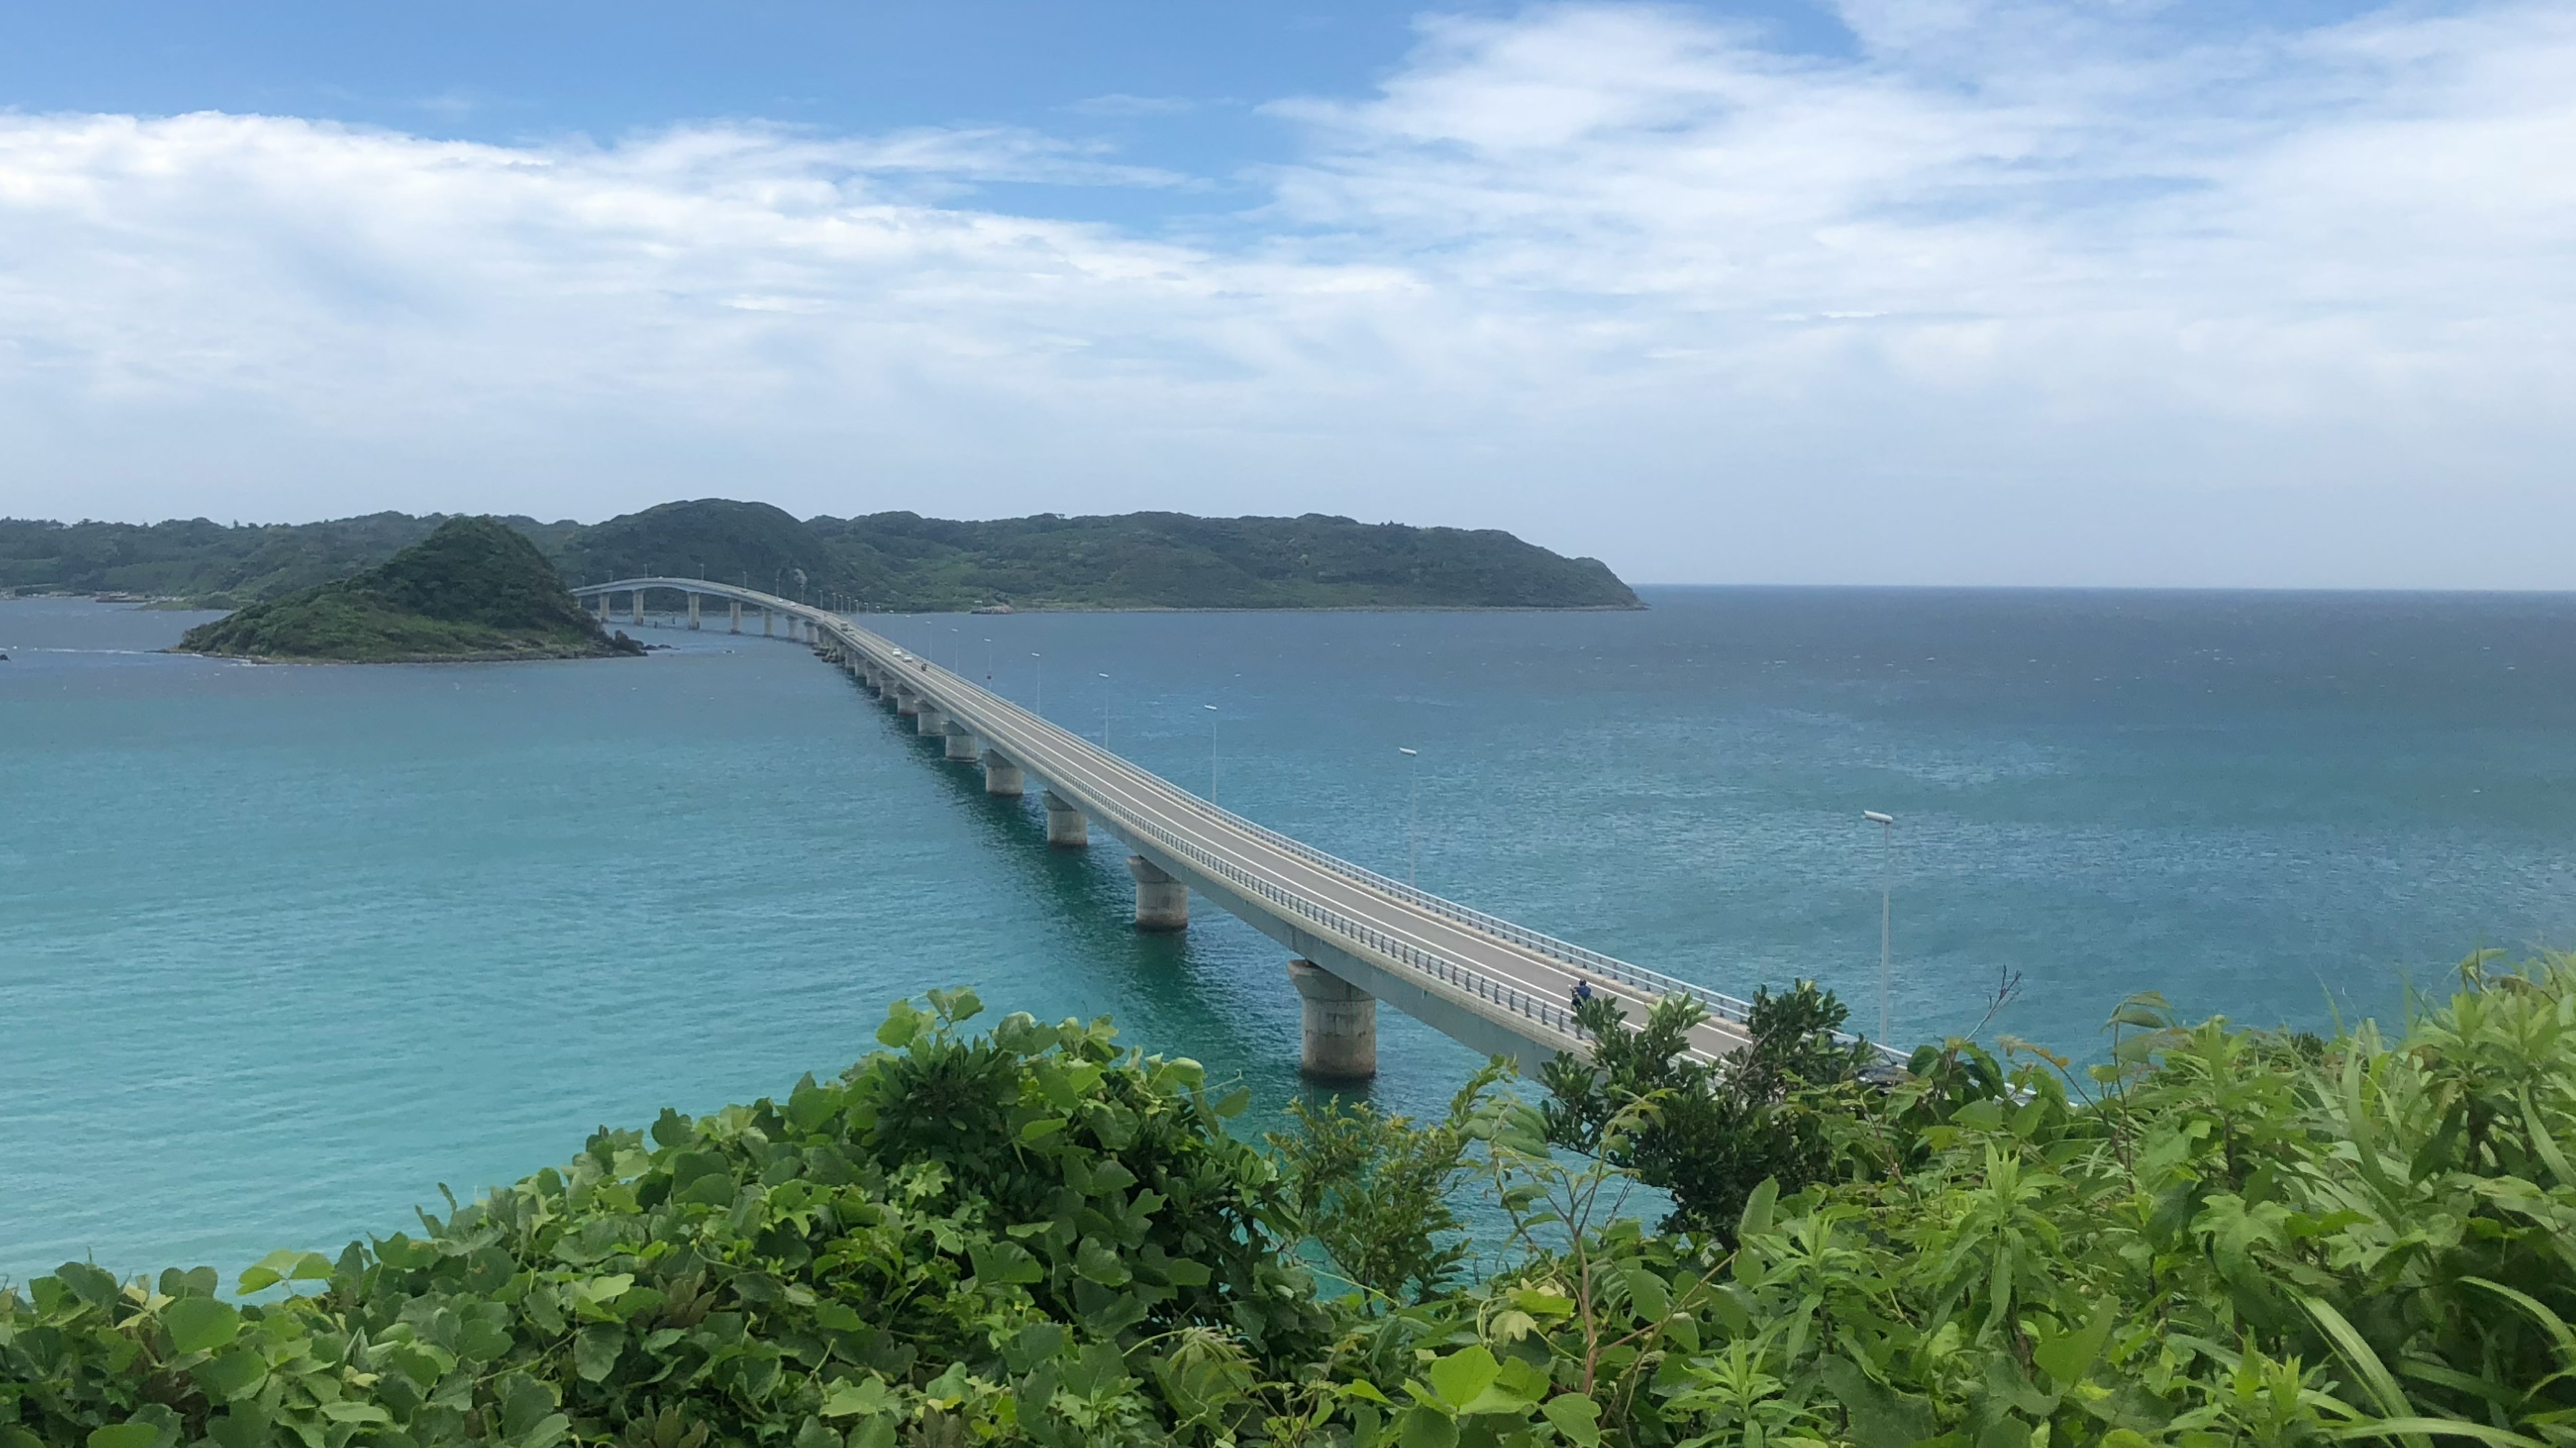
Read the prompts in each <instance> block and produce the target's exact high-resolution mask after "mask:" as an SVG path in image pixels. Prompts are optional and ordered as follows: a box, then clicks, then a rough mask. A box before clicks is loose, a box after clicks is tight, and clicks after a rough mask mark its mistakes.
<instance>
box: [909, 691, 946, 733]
mask: <svg viewBox="0 0 2576 1448" xmlns="http://www.w3.org/2000/svg"><path fill="white" fill-rule="evenodd" d="M912 727H913V731H914V732H915V733H919V734H945V733H947V732H948V716H947V715H945V714H942V713H940V712H939V710H938V709H937V708H936V707H934V706H933V705H932V704H931V702H930V701H929V700H927V699H924V700H922V701H921V712H920V713H918V714H916V715H914V716H913V718H912Z"/></svg>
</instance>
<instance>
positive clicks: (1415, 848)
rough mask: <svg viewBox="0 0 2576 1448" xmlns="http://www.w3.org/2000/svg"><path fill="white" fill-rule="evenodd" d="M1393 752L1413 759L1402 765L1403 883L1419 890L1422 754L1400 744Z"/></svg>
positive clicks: (1420, 870) (1420, 868)
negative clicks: (1403, 785)
mask: <svg viewBox="0 0 2576 1448" xmlns="http://www.w3.org/2000/svg"><path fill="white" fill-rule="evenodd" d="M1395 752H1396V753H1398V754H1401V755H1403V756H1404V757H1405V758H1407V759H1410V760H1412V761H1413V762H1412V763H1411V764H1408V765H1406V766H1405V767H1404V776H1405V781H1406V783H1405V795H1406V803H1405V806H1404V883H1406V884H1407V885H1410V886H1412V887H1413V888H1414V889H1416V890H1419V889H1421V888H1422V880H1421V875H1422V755H1421V754H1420V753H1418V752H1417V751H1414V750H1411V749H1407V748H1405V747H1404V746H1403V745H1401V744H1399V745H1397V746H1396V749H1395Z"/></svg>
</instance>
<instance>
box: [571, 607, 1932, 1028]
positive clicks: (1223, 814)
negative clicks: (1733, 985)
mask: <svg viewBox="0 0 2576 1448" xmlns="http://www.w3.org/2000/svg"><path fill="white" fill-rule="evenodd" d="M639 587H653V588H676V589H680V590H682V591H689V592H703V593H708V594H713V595H716V596H720V597H728V598H734V597H738V598H740V599H741V600H742V601H744V602H748V603H756V604H759V605H761V606H762V607H765V608H772V609H776V610H778V611H782V612H793V613H797V614H801V615H803V616H805V617H806V618H807V619H808V620H810V621H812V622H814V623H817V624H820V625H822V626H823V627H825V628H827V629H830V630H831V631H832V632H833V633H835V634H837V635H839V636H840V637H841V640H842V642H843V643H845V644H847V645H848V646H849V647H851V648H853V649H855V650H857V651H858V652H860V653H862V654H865V655H869V656H871V658H872V661H873V662H874V663H876V664H877V666H878V667H880V668H886V669H897V668H899V667H900V664H901V663H910V664H912V665H915V666H916V667H914V668H910V669H904V670H902V671H903V672H906V673H920V674H923V675H925V676H926V678H927V680H928V681H929V682H932V683H935V684H938V685H940V686H943V689H944V691H946V692H949V693H951V694H952V695H953V696H954V699H963V700H966V701H967V703H968V707H966V708H964V709H958V708H955V707H949V708H948V712H950V713H952V714H959V715H964V716H966V717H965V718H964V719H963V720H962V722H965V723H967V724H968V725H970V726H972V727H976V728H977V729H978V732H980V733H982V734H984V736H985V738H986V739H987V741H988V742H990V741H991V740H992V739H994V738H995V737H996V736H997V735H998V734H1000V733H1001V732H1002V731H1000V730H997V729H995V728H993V727H992V721H987V720H978V719H976V718H975V717H973V716H975V715H978V714H983V713H985V712H987V709H988V708H990V709H998V710H1000V711H1002V713H1003V714H1004V716H1005V717H1008V718H1009V719H1010V720H1011V723H1012V725H1013V726H1015V727H1014V728H1013V729H1012V731H1011V732H1014V733H1017V732H1020V731H1021V730H1023V729H1038V730H1044V731H1047V732H1048V733H1052V734H1055V735H1061V736H1062V737H1063V738H1064V739H1065V740H1067V741H1069V742H1070V743H1071V744H1073V745H1076V746H1078V747H1079V748H1080V749H1081V750H1082V751H1084V753H1085V754H1086V755H1088V756H1091V762H1092V764H1093V766H1094V767H1095V768H1102V769H1106V770H1107V771H1109V772H1111V773H1114V774H1117V775H1119V776H1122V777H1123V778H1125V779H1126V780H1127V781H1128V782H1129V783H1130V784H1131V785H1132V786H1134V787H1136V788H1139V789H1142V790H1144V791H1146V792H1148V793H1150V794H1152V795H1154V796H1156V797H1157V798H1158V799H1159V801H1160V802H1161V803H1163V804H1165V805H1167V806H1170V807H1173V808H1177V809H1179V810H1182V811H1185V812H1188V813H1191V814H1195V815H1198V816H1200V817H1201V818H1203V819H1206V820H1209V821H1211V822H1213V823H1216V824H1219V825H1222V826H1223V827H1225V828H1227V829H1230V830H1233V831H1236V832H1238V833H1241V834H1244V835H1249V836H1252V837H1254V838H1256V839H1258V840H1260V841H1262V842H1263V843H1264V844H1267V845H1269V846H1271V847H1272V848H1274V849H1278V850H1280V851H1282V852H1285V853H1288V854H1291V855H1294V856H1296V857H1297V858H1299V859H1302V860H1304V861H1305V862H1307V863H1308V864H1311V865H1314V866H1316V867H1318V868H1320V869H1323V870H1326V871H1328V872H1330V873H1333V874H1335V875H1339V876H1341V877H1342V878H1344V879H1346V880H1349V881H1351V882H1353V883H1355V884H1358V885H1361V886H1364V887H1366V888H1368V889H1370V890H1373V891H1375V892H1377V893H1378V894H1381V895H1384V896H1387V897H1388V898H1390V899H1392V900H1394V901H1396V902H1398V903H1401V904H1404V905H1408V906H1411V907H1412V908H1414V909H1417V910H1422V911H1425V912H1427V913H1430V914H1433V915H1437V916H1440V917H1441V918H1444V919H1447V920H1450V921H1454V922H1456V923H1458V924H1461V925H1465V926H1467V927H1469V928H1471V929H1474V930H1477V931H1481V932H1483V933H1485V934H1487V935H1491V936H1493V937H1495V938H1497V939H1500V940H1504V941H1507V942H1509V943H1511V944H1513V945H1516V946H1518V947H1520V948H1521V949H1523V950H1526V951H1529V952H1530V953H1532V954H1534V955H1538V956H1541V957H1543V958H1546V959H1550V960H1554V961H1557V962H1559V963H1561V964H1565V965H1569V966H1573V967H1575V968H1576V970H1577V971H1579V972H1582V973H1588V974H1591V975H1596V976H1599V977H1601V978H1602V979H1604V980H1609V981H1616V982H1619V983H1620V984H1623V985H1627V986H1630V987H1633V988H1635V989H1636V990H1639V991H1641V992H1645V993H1648V994H1650V995H1653V996H1656V997H1662V996H1668V995H1679V996H1683V997H1686V998H1688V999H1690V1000H1693V1001H1696V1002H1698V1003H1699V1005H1700V1006H1701V1007H1702V1008H1703V1009H1705V1010H1706V1011H1707V1012H1708V1013H1709V1015H1710V1017H1711V1018H1712V1019H1714V1020H1716V1021H1720V1022H1724V1023H1726V1024H1729V1025H1737V1026H1741V1025H1743V1024H1744V1023H1745V1021H1746V1019H1747V1016H1748V1013H1749V1012H1750V1011H1751V1009H1752V1004H1751V1002H1749V1001H1746V1000H1743V999H1741V998H1740V997H1736V996H1731V995H1727V994H1725V993H1723V992H1720V991H1713V990H1710V989H1708V988H1707V987H1705V986H1701V985H1699V984H1697V983H1695V982H1692V981H1687V980H1683V979H1681V978H1680V977H1678V976H1673V975H1668V974H1665V973H1664V972H1662V971H1658V970H1652V969H1649V968H1647V967H1644V966H1640V965H1636V964H1633V963H1631V962H1629V961H1624V960H1621V959H1619V958H1617V957H1616V956H1610V955H1604V954H1602V953H1601V952H1599V951H1597V950H1592V949H1589V948H1587V947H1584V946H1581V945H1577V944H1575V943H1573V942H1572V941H1568V940H1562V939H1559V938H1557V937H1555V936H1552V935H1548V934H1545V933H1543V932H1540V931H1536V930H1531V929H1529V928H1527V927H1525V926H1522V925H1518V924H1515V923H1514V922H1512V921H1509V920H1505V919H1503V918H1502V917H1500V916H1497V915H1493V914H1489V913H1487V912H1485V911H1482V910H1478V909H1475V908H1474V907H1472V906H1468V905H1462V904H1459V903H1458V902H1456V901H1454V900H1449V899H1446V898H1444V897H1442V896H1438V895H1434V894H1432V893H1430V892H1429V891H1427V890H1423V889H1420V888H1418V887H1416V886H1413V885H1410V884H1407V883H1406V882H1404V881H1401V880H1397V879H1393V878H1391V877H1389V876H1386V875H1382V874H1379V873H1378V872H1377V871H1375V870H1371V869H1369V868H1367V867H1365V866H1363V865H1358V864H1354V863H1352V862H1351V861H1349V860H1345V859H1343V858H1341V857H1340V856H1338V855H1334V854H1331V853H1329V852H1327V851H1324V850H1320V849H1317V848H1316V847H1314V846H1312V845H1309V844H1307V843H1306V842H1305V841H1303V840H1300V839H1297V838H1295V837H1294V836H1291V835H1286V834H1282V833H1280V832H1279V831H1277V830H1274V829H1271V828H1270V827H1268V826H1266V825H1263V824H1259V823H1257V822H1255V821H1252V820H1249V819H1246V818H1244V817H1243V816H1241V815H1239V814H1236V813H1234V812H1233V811H1232V810H1228V809H1225V808H1224V807H1222V806H1220V805H1218V804H1216V803H1214V802H1213V801H1210V800H1207V799H1203V798H1201V797H1199V796H1198V795H1195V794H1192V793H1190V792H1189V791H1187V790H1184V789H1182V788H1180V787H1179V786H1177V785H1175V784H1173V783H1172V782H1171V781H1169V780H1167V779H1164V778H1163V777H1162V776H1160V775H1158V774H1154V773H1152V772H1150V771H1148V770H1145V769H1143V768H1140V767H1139V766H1137V765H1135V764H1134V763H1132V762H1130V761H1129V760H1127V759H1125V758H1123V757H1122V756H1119V755H1116V754H1112V753H1110V752H1109V751H1108V750H1105V749H1102V748H1099V747H1098V746H1096V745H1093V744H1091V743H1090V742H1089V741H1088V740H1084V739H1081V738H1079V737H1078V736H1076V735H1074V734H1072V733H1071V732H1070V731H1068V730H1065V729H1064V728H1063V727H1062V726H1060V725H1057V724H1055V723H1054V722H1052V721H1050V720H1048V719H1045V718H1043V717H1041V716H1039V715H1036V714H1033V713H1031V712H1029V711H1028V710H1026V709H1024V708H1022V707H1020V706H1019V705H1018V704H1016V703H1014V702H1012V701H1011V700H1008V699H1005V698H1003V697H1001V696H1000V695H998V694H995V693H993V692H991V691H990V690H987V689H984V688H982V687H980V686H978V685H976V684H975V683H974V682H972V681H971V680H968V679H965V678H964V677H962V676H960V675H958V674H956V673H954V672H952V671H950V670H948V669H944V668H941V667H939V666H938V665H937V664H935V663H932V662H931V661H929V660H927V659H920V658H915V657H913V656H911V655H910V654H909V653H908V652H907V653H905V656H904V658H903V659H902V660H901V661H898V660H895V659H891V658H888V657H879V655H890V654H894V653H896V652H899V651H900V649H899V646H898V645H896V644H895V643H894V641H893V640H891V639H888V638H885V637H884V636H883V635H880V634H876V633H872V632H870V631H869V630H866V629H863V628H860V627H859V626H858V625H857V624H855V623H853V622H852V621H850V620H849V619H848V618H846V617H844V616H842V615H839V614H835V613H831V612H829V611H827V610H824V609H819V608H814V607H812V606H810V605H805V604H799V603H796V602H794V601H793V600H789V599H783V598H779V597H777V596H775V595H772V594H766V593H762V592H760V591H759V590H756V589H749V588H738V587H735V586H734V585H731V584H709V583H707V582H704V581H692V580H686V579H671V578H642V579H623V580H619V581H617V582H615V583H604V584H591V585H587V586H585V587H582V588H579V589H575V590H573V592H574V593H575V594H576V595H580V594H593V593H608V592H618V591H624V590H627V589H634V588H639ZM922 666H926V667H922ZM954 699H952V705H953V702H954ZM1039 737H1040V738H1043V737H1045V736H1044V735H1040V736H1039ZM1021 752H1022V753H1026V752H1028V751H1026V750H1022V751H1021ZM1020 762H1022V763H1023V764H1026V763H1027V762H1028V761H1026V760H1022V761H1020ZM1041 777H1044V776H1043V772H1041ZM1059 783H1061V781H1059ZM1110 813H1114V814H1116V815H1118V816H1119V818H1120V823H1122V824H1123V825H1125V826H1126V828H1127V829H1129V830H1132V831H1133V832H1135V833H1137V834H1139V835H1142V836H1145V837H1146V838H1148V839H1151V840H1152V841H1153V842H1154V843H1155V844H1156V845H1158V846H1160V847H1161V848H1163V849H1166V850H1169V851H1171V852H1173V853H1174V854H1176V855H1180V856H1182V857H1184V858H1187V859H1189V860H1190V861H1191V862H1192V863H1193V864H1195V865H1197V866H1198V867H1199V868H1201V869H1204V870H1207V871H1208V872H1209V873H1210V874H1212V875H1214V876H1216V877H1217V878H1219V879H1221V880H1224V881H1225V882H1226V883H1227V884H1229V885H1232V886H1234V887H1236V888H1238V889H1242V890H1248V891H1250V892H1251V893H1253V894H1254V895H1256V896H1258V897H1259V898H1261V899H1262V900H1264V901H1266V902H1268V903H1269V904H1271V905H1272V906H1274V907H1277V908H1279V909H1281V910H1284V911H1286V912H1287V913H1288V914H1291V915H1294V916H1297V917H1299V918H1302V919H1305V920H1309V921H1312V922H1314V923H1317V924H1320V925H1323V926H1325V928H1326V929H1327V930H1328V931H1330V932H1331V933H1333V934H1335V935H1339V936H1341V937H1343V938H1344V939H1346V940H1350V941H1353V942H1356V943H1359V944H1361V945H1363V946H1364V947H1365V948H1367V949H1368V950H1370V951H1372V952H1374V953H1376V954H1378V955H1381V956H1383V957H1385V958H1386V959H1388V960H1390V961H1393V962H1396V963H1399V964H1402V965H1404V966H1406V967H1408V968H1410V969H1412V970H1414V971H1416V972H1418V973H1420V974H1424V975H1427V976H1430V977H1431V978H1433V979H1435V980H1440V981H1442V982H1444V983H1446V984H1448V985H1450V986H1452V987H1453V988H1456V989H1459V990H1462V991H1465V992H1466V993H1468V994H1470V995H1472V996H1475V997H1476V998H1478V999H1481V1000H1484V1001H1486V1002H1488V1003H1489V1004H1492V1005H1495V1006H1498V1007H1500V1008H1502V1009H1504V1010H1507V1011H1510V1012H1512V1013H1513V1014H1516V1015H1519V1016H1521V1017H1523V1018H1524V1019H1527V1020H1529V1021H1532V1022H1534V1023H1537V1024H1539V1025H1542V1026H1545V1027H1546V1028H1548V1029H1549V1030H1551V1031H1553V1032H1555V1033H1557V1034H1559V1035H1562V1036H1565V1037H1566V1038H1568V1039H1569V1040H1572V1041H1580V1040H1582V1039H1584V1036H1583V1033H1582V1031H1581V1030H1580V1029H1579V1028H1578V1027H1577V1026H1576V1025H1575V1024H1574V1022H1573V1018H1572V1013H1571V1012H1570V1011H1569V1010H1568V1009H1567V1008H1566V1007H1565V1006H1563V1005H1560V1004H1558V1003H1556V1002H1553V1001H1550V1000H1544V999H1541V998H1539V997H1536V996H1532V995H1531V994H1530V993H1529V992H1527V991H1525V990H1522V989H1521V988H1520V987H1518V986H1516V985H1512V984H1510V983H1508V982H1505V981H1501V980H1497V979H1495V978H1494V977H1492V976H1491V975H1489V974H1487V973H1486V972H1484V971H1480V970H1478V969H1476V968H1475V967H1473V966H1469V965H1463V964H1460V963H1459V962H1457V961H1454V960H1451V959H1449V958H1448V957H1446V956H1443V955H1441V954H1439V953H1438V952H1436V951H1431V950H1426V949H1424V948H1422V947H1421V946H1418V945H1414V944H1412V943H1411V942H1408V941H1404V940H1401V939H1398V938H1396V937H1395V936H1392V935H1389V934H1387V933H1386V932H1385V931H1383V930H1379V929H1377V928H1376V927H1374V926H1370V925H1366V924H1363V923H1361V922H1359V921H1357V920H1354V919H1352V918H1350V917H1348V916H1346V915H1343V914H1342V913H1341V912H1339V911H1336V910H1332V909H1330V908H1329V907H1326V906H1323V905H1321V904H1319V903H1317V902H1315V901H1313V900H1310V899H1308V898H1306V897H1304V896H1302V895H1298V894H1295V893H1293V892H1291V891H1288V890H1284V889H1282V888H1280V887H1279V886H1277V885H1274V884H1272V883H1271V882H1269V881H1267V880H1263V879H1261V878H1259V877H1258V876H1256V875H1254V874H1253V873H1251V872H1250V871H1247V870H1245V869H1243V868H1242V867H1241V866H1239V865H1236V864H1234V863H1233V862H1231V861H1228V860H1224V859H1221V858H1219V857H1218V856H1217V855H1215V854H1214V853H1213V852H1211V851H1209V850H1207V849H1205V848H1204V847H1202V846H1200V845H1198V844H1196V843H1194V842H1192V841H1190V840H1188V839H1186V838H1184V837H1182V836H1180V835H1177V834H1175V833H1173V832H1171V831H1169V830H1167V829H1164V828H1163V827H1162V826H1160V825H1158V824H1155V823H1153V822H1152V821H1150V820H1147V819H1143V818H1141V817H1135V816H1133V815H1132V814H1131V812H1129V811H1124V810H1118V811H1110ZM1835 1035H1836V1038H1837V1039H1838V1040H1840V1041H1842V1042H1844V1043H1846V1044H1860V1043H1861V1042H1860V1038H1859V1037H1857V1036H1854V1035H1851V1034H1850V1033H1848V1032H1836V1033H1835ZM1871 1049H1872V1050H1873V1051H1874V1052H1875V1053H1876V1054H1877V1055H1878V1056H1879V1057H1880V1058H1881V1059H1882V1060H1885V1061H1890V1062H1896V1063H1902V1062H1903V1061H1905V1060H1906V1059H1907V1057H1906V1056H1905V1054H1904V1053H1901V1052H1898V1051H1895V1050H1893V1049H1891V1048H1889V1047H1888V1046H1886V1045H1885V1044H1883V1043H1871Z"/></svg>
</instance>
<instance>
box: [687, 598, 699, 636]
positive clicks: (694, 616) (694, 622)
mask: <svg viewBox="0 0 2576 1448" xmlns="http://www.w3.org/2000/svg"><path fill="white" fill-rule="evenodd" d="M698 598H699V595H697V594H694V593H692V594H690V595H689V627H690V628H692V629H694V628H696V627H697V626H698Z"/></svg>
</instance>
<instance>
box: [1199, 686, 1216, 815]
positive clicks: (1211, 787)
mask: <svg viewBox="0 0 2576 1448" xmlns="http://www.w3.org/2000/svg"><path fill="white" fill-rule="evenodd" d="M1199 707H1200V708H1202V709H1205V710H1207V711H1208V803H1210V804H1214V803H1216V721H1217V711H1216V706H1215V705H1214V704H1201V705H1200V706H1199Z"/></svg>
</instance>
